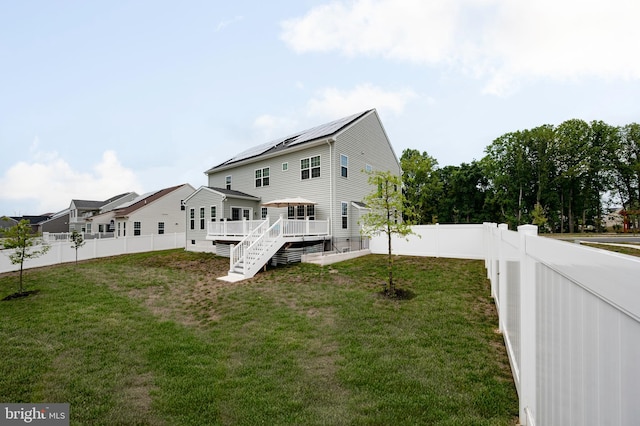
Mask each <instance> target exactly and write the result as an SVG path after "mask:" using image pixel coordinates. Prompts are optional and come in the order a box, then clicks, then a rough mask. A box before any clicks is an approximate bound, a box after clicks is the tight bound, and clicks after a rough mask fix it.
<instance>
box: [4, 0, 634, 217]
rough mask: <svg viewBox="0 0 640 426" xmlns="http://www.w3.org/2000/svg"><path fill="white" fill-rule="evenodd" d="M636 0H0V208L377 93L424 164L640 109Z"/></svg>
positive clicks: (277, 129)
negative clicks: (530, 132) (522, 134)
mask: <svg viewBox="0 0 640 426" xmlns="http://www.w3.org/2000/svg"><path fill="white" fill-rule="evenodd" d="M639 21H640V2H638V1H637V0H606V1H605V0H598V1H595V0H536V1H526V2H524V1H513V0H349V1H347V0H333V1H322V0H318V1H316V0H271V1H258V0H253V1H248V0H235V1H232V2H230V1H217V0H206V1H205V0H203V1H199V0H186V1H180V2H177V1H165V0H140V1H135V0H133V1H118V0H116V1H109V2H96V1H91V2H79V1H58V0H32V1H18V2H15V1H10V0H0V215H9V216H21V215H39V214H44V213H53V212H57V211H60V210H63V209H65V208H67V207H69V204H70V202H71V200H72V199H83V200H106V199H108V198H110V197H112V196H114V195H117V194H121V193H125V192H130V191H135V192H137V193H139V194H143V193H146V192H150V191H155V190H160V189H163V188H167V187H170V186H174V185H179V184H183V183H189V184H191V185H192V186H193V187H194V188H198V187H200V186H202V185H206V184H207V180H206V175H205V174H204V171H205V170H207V169H209V168H211V167H212V166H215V165H217V164H220V163H222V162H223V161H226V160H227V159H229V158H231V157H232V156H234V155H235V154H237V153H239V152H241V151H243V150H245V149H247V148H250V147H252V146H254V145H259V144H262V143H265V142H269V141H271V140H273V139H275V138H277V137H282V136H287V135H289V134H292V133H294V132H296V131H300V130H305V129H308V128H310V127H314V126H316V125H320V124H324V123H326V122H329V121H333V120H335V119H339V118H342V117H345V116H348V115H352V114H355V113H358V112H361V111H365V110H367V109H370V108H376V110H377V111H378V114H379V115H380V118H381V120H382V123H383V126H384V128H385V130H386V132H387V135H388V136H389V139H390V141H391V144H392V146H393V148H394V151H395V153H396V155H398V157H400V156H401V155H402V152H403V151H404V150H405V149H416V150H418V151H420V152H426V153H427V154H429V155H430V156H432V157H434V158H435V159H436V160H437V161H438V165H439V166H440V167H444V166H447V165H454V166H457V165H460V164H461V163H469V162H471V161H473V160H480V159H481V158H482V157H483V156H484V150H485V148H486V147H487V146H488V145H490V144H491V143H492V141H493V140H495V139H496V138H498V137H499V136H501V135H503V134H505V133H509V132H513V131H518V130H525V129H530V128H533V127H537V126H540V125H543V124H552V125H557V124H560V123H562V122H563V121H565V120H569V119H574V118H577V119H582V120H586V121H591V120H602V121H605V122H606V123H608V124H610V125H614V126H618V125H625V124H630V123H633V122H639V121H640V55H639V54H638V47H637V41H638V40H640V25H638V24H637V22H639Z"/></svg>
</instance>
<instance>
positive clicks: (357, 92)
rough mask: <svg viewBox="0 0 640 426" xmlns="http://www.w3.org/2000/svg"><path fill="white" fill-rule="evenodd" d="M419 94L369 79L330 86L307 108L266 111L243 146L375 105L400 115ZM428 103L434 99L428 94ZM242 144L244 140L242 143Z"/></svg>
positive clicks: (282, 135)
mask: <svg viewBox="0 0 640 426" xmlns="http://www.w3.org/2000/svg"><path fill="white" fill-rule="evenodd" d="M417 97H418V95H417V94H416V93H415V92H413V91H412V90H410V89H402V90H398V91H391V90H385V89H382V88H380V87H376V86H374V85H372V84H369V83H364V84H360V85H358V86H356V87H354V88H352V89H350V90H340V89H337V88H335V87H327V88H324V89H321V90H318V91H317V92H316V96H315V97H313V98H311V99H310V100H309V101H308V102H307V105H306V106H305V107H304V108H301V109H300V110H298V111H295V112H289V113H285V114H283V115H282V116H275V115H271V114H263V115H260V116H259V117H257V118H256V119H255V120H254V122H253V128H254V130H255V133H256V134H255V135H254V137H253V138H252V141H251V143H248V142H247V145H246V146H244V148H249V147H252V146H254V145H256V141H262V142H268V141H271V140H274V139H276V138H280V137H285V136H287V135H291V134H293V133H294V132H297V131H300V130H304V129H307V128H311V127H313V126H317V125H319V124H322V123H323V122H326V121H330V120H337V119H339V118H342V117H346V116H349V115H352V114H356V113H359V112H363V111H366V110H368V109H372V108H375V109H376V110H378V112H380V113H381V114H393V115H399V114H401V113H402V112H403V111H404V108H405V105H406V104H407V103H408V102H409V101H410V100H412V99H414V98H417ZM427 102H428V104H429V105H432V104H433V103H434V102H435V101H434V100H433V98H427ZM241 145H242V144H241Z"/></svg>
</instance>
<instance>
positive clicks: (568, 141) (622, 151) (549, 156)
mask: <svg viewBox="0 0 640 426" xmlns="http://www.w3.org/2000/svg"><path fill="white" fill-rule="evenodd" d="M485 154H486V155H485V156H484V157H483V158H482V159H481V160H474V161H472V162H471V163H462V164H461V165H460V166H445V167H442V168H441V167H438V162H437V160H436V159H435V158H433V157H431V156H430V155H429V154H427V153H426V152H420V151H418V150H415V149H406V150H405V151H404V152H403V153H402V157H401V159H400V162H401V165H402V169H403V172H404V175H403V184H404V186H403V187H404V191H405V196H406V199H407V203H408V207H410V209H408V210H411V211H413V212H414V214H415V218H414V220H415V221H416V222H417V223H436V222H439V223H482V222H498V223H508V224H509V225H510V227H511V228H512V229H513V228H515V227H516V226H518V225H521V224H526V223H533V224H536V225H538V226H539V227H540V231H541V232H578V231H582V230H586V229H589V230H603V218H604V215H605V214H606V213H607V211H608V208H609V207H610V206H615V205H617V206H621V207H623V208H624V209H625V210H626V211H627V212H629V213H630V216H629V217H630V218H631V220H632V222H635V225H636V226H635V228H637V225H638V223H637V221H638V216H639V215H638V213H640V125H639V124H637V123H632V124H628V125H625V126H611V125H608V124H606V123H604V122H602V121H592V122H590V123H589V122H586V121H583V120H579V119H572V120H567V121H565V122H563V123H561V124H559V125H557V126H553V125H548V124H547V125H542V126H539V127H536V128H533V129H528V130H522V131H516V132H511V133H506V134H504V135H502V136H500V137H498V138H497V139H495V140H494V141H493V142H492V143H491V144H490V145H489V146H487V147H486V149H485Z"/></svg>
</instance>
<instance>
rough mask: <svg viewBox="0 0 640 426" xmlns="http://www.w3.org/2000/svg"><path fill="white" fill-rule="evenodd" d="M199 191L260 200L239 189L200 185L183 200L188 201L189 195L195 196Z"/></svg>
mask: <svg viewBox="0 0 640 426" xmlns="http://www.w3.org/2000/svg"><path fill="white" fill-rule="evenodd" d="M200 191H209V192H215V193H216V194H219V195H223V196H226V197H229V198H240V199H244V200H251V201H260V200H261V198H260V197H255V196H253V195H249V194H247V193H244V192H240V191H235V190H233V189H226V188H218V187H215V186H201V187H200V188H198V189H197V190H196V191H195V192H194V193H193V194H191V195H189V196H188V197H187V198H186V199H185V200H184V201H185V202H187V201H189V200H190V199H191V197H193V196H195V195H196V194H197V193H198V192H200Z"/></svg>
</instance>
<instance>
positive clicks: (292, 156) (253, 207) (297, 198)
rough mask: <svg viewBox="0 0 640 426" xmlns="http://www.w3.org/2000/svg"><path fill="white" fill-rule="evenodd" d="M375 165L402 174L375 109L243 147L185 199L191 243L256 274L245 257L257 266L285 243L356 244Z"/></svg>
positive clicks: (333, 247)
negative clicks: (261, 247)
mask: <svg viewBox="0 0 640 426" xmlns="http://www.w3.org/2000/svg"><path fill="white" fill-rule="evenodd" d="M371 171H390V172H392V173H393V174H395V175H398V176H400V175H401V169H400V163H399V161H398V158H397V157H396V154H395V152H394V150H393V148H392V146H391V144H390V142H389V139H388V137H387V134H386V132H385V130H384V127H383V126H382V122H381V121H380V117H379V116H378V113H377V111H376V110H375V109H371V110H368V111H364V112H361V113H358V114H354V115H351V116H348V117H344V118H341V119H339V120H335V121H332V122H330V123H326V124H323V125H320V126H317V127H313V128H311V129H307V130H304V131H300V132H297V133H294V134H292V135H289V136H287V137H283V138H280V139H276V140H274V141H271V142H268V143H265V144H262V145H258V146H256V147H254V148H251V149H249V150H247V151H244V152H242V153H239V154H238V155H236V156H234V157H233V158H231V159H229V160H227V161H225V162H223V163H221V164H218V165H216V166H214V167H212V168H210V169H209V170H207V171H206V172H205V173H206V175H207V179H208V184H207V185H206V186H202V187H200V188H199V189H197V190H196V191H195V192H194V193H193V194H192V195H191V196H189V197H188V198H187V199H186V200H185V208H186V215H187V230H186V235H187V245H186V247H187V250H207V249H211V250H214V249H215V251H216V252H217V253H218V254H220V255H224V256H230V257H231V258H232V259H231V264H232V267H231V268H230V271H231V272H234V270H235V272H237V273H239V274H242V275H244V276H252V275H253V273H251V272H249V271H248V269H249V267H248V266H245V265H246V264H247V263H252V264H253V267H254V269H255V268H258V269H259V268H260V267H261V266H263V265H264V264H265V263H266V262H268V261H269V260H271V259H272V258H273V257H274V256H275V255H276V253H278V252H280V253H282V251H283V250H284V249H293V248H296V247H309V246H313V247H317V246H319V247H320V250H330V251H345V250H349V249H354V248H358V244H360V241H361V236H360V226H359V225H358V219H359V218H360V216H361V215H362V214H363V213H364V212H365V211H366V206H364V205H363V204H362V200H363V198H364V197H365V196H366V195H368V194H370V193H371V192H372V191H373V190H374V188H372V187H371V186H370V185H369V183H368V174H367V172H371ZM276 234H278V235H276ZM265 239H266V240H269V239H271V240H273V241H271V240H270V242H268V243H266V242H264V241H263V240H265ZM274 241H275V242H274ZM354 242H355V244H356V245H355V246H354ZM261 244H262V245H266V246H268V249H264V250H262V249H256V247H259V246H260V245H261ZM249 247H251V250H254V251H255V250H262V251H263V252H264V253H261V254H256V253H255V252H251V253H244V252H243V250H245V251H246V250H249ZM234 250H235V252H241V253H235V254H234ZM234 256H237V258H234ZM248 257H251V259H250V260H248ZM256 258H259V259H258V260H255V259H256ZM234 262H237V266H236V267H233V264H234Z"/></svg>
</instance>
